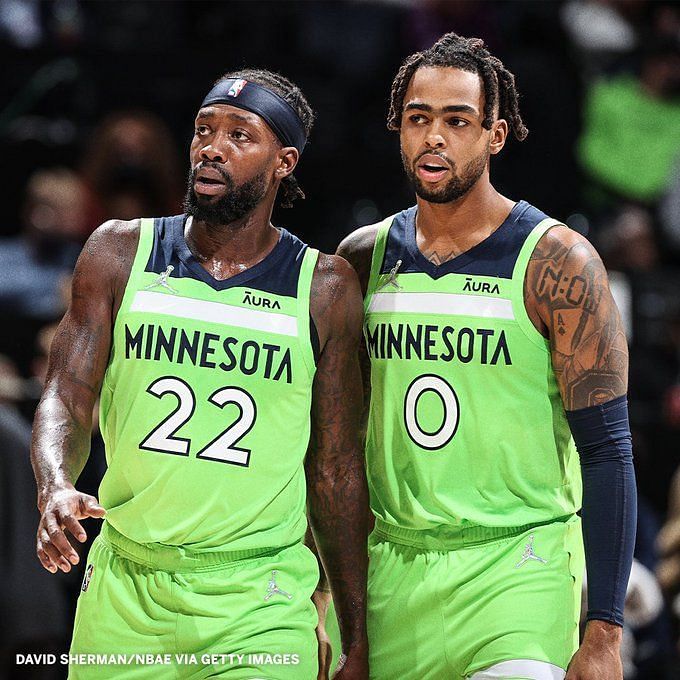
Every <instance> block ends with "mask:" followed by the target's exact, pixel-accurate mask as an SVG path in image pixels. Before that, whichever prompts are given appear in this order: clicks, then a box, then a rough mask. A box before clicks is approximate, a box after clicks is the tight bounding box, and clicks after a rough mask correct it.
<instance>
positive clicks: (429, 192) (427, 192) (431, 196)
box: [401, 149, 489, 203]
mask: <svg viewBox="0 0 680 680" xmlns="http://www.w3.org/2000/svg"><path fill="white" fill-rule="evenodd" d="M435 155H437V154H435ZM488 161H489V151H488V149H487V150H486V151H484V152H483V153H481V154H480V155H479V156H477V158H473V159H472V160H469V161H468V162H467V163H466V164H465V167H464V168H463V170H462V172H461V173H460V175H456V174H455V172H456V167H455V165H454V164H453V163H451V162H450V161H449V167H450V169H451V179H450V180H449V181H448V182H447V183H446V184H445V185H444V186H443V187H441V188H438V189H428V187H427V186H426V185H425V184H423V182H422V181H421V180H420V178H419V177H418V175H416V173H415V171H414V169H413V165H412V163H410V161H408V160H407V159H406V157H405V156H404V152H403V151H402V152H401V162H402V163H403V165H404V171H405V172H406V176H407V177H408V180H409V182H410V183H411V185H412V186H413V188H414V189H415V192H416V195H417V196H418V197H419V198H422V199H423V200H424V201H428V203H451V201H456V200H458V199H459V198H461V197H462V196H465V194H467V192H468V191H470V189H472V187H473V186H474V185H475V184H476V183H477V180H478V179H479V178H480V177H481V176H482V174H483V173H484V170H485V169H486V165H487V163H488Z"/></svg>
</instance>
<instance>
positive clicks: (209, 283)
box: [99, 215, 318, 552]
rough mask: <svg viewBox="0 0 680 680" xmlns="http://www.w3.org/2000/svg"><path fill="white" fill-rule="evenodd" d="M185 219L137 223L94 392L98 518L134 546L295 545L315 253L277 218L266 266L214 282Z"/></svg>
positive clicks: (302, 495)
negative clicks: (101, 468)
mask: <svg viewBox="0 0 680 680" xmlns="http://www.w3.org/2000/svg"><path fill="white" fill-rule="evenodd" d="M184 226H185V216H183V215H180V216H177V217H173V218H159V219H156V220H153V219H145V220H142V223H141V232H140V239H139V246H138V248H137V253H136V256H135V259H134V264H133V266H132V271H131V273H130V277H129V280H128V282H127V286H126V288H125V293H124V296H123V300H122V304H121V307H120V311H119V312H118V316H117V318H116V322H115V326H114V330H113V342H112V350H111V357H110V361H109V365H108V368H107V370H106V375H105V378H104V383H103V386H102V390H101V416H100V417H101V430H102V434H103V437H104V442H105V444H106V458H107V463H108V469H107V471H106V474H105V476H104V479H103V481H102V483H101V487H100V490H99V497H100V501H101V503H102V504H103V506H104V507H105V508H106V510H107V514H106V521H108V522H109V523H110V524H111V525H112V526H113V527H114V528H115V529H116V530H117V531H118V532H119V533H121V534H123V535H124V536H126V537H127V538H129V539H131V540H133V541H136V542H138V543H149V542H153V543H163V544H168V545H181V546H186V547H188V548H191V549H194V550H220V551H223V550H229V551H231V550H234V551H241V550H243V551H246V552H247V551H250V550H259V549H267V548H270V547H271V548H275V547H280V546H285V545H290V544H292V543H295V542H297V541H299V540H301V538H302V537H303V535H304V531H305V527H306V516H305V499H306V486H305V476H304V470H303V461H304V457H305V454H306V450H307V443H308V440H309V432H310V406H311V391H312V380H313V377H314V372H315V359H314V350H313V346H312V342H311V339H310V338H311V336H310V312H309V291H310V285H311V280H312V274H313V271H314V266H315V263H316V259H317V256H318V251H316V250H313V249H311V248H308V247H307V246H306V245H305V244H303V243H302V242H301V241H300V240H299V239H297V238H296V237H294V236H293V235H291V234H290V233H288V232H287V231H286V230H284V229H281V230H280V232H281V235H280V238H279V242H278V244H277V245H276V246H275V248H274V249H273V250H272V251H271V253H269V255H267V256H266V257H265V258H264V259H263V260H262V261H261V262H260V263H258V264H257V265H255V266H254V267H251V268H249V269H247V270H245V271H243V272H241V273H239V274H237V275H236V276H233V277H231V278H229V279H227V280H225V281H217V280H215V279H214V278H213V277H212V276H210V275H209V274H208V272H207V271H206V270H205V269H203V268H202V267H201V266H200V264H199V263H198V261H197V260H196V259H195V258H194V257H193V255H192V254H191V252H190V250H189V248H188V246H187V244H186V241H185V240H184Z"/></svg>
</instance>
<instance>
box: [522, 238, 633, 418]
mask: <svg viewBox="0 0 680 680" xmlns="http://www.w3.org/2000/svg"><path fill="white" fill-rule="evenodd" d="M525 293H526V294H527V295H529V296H534V298H535V299H536V300H537V302H538V305H539V307H540V308H541V309H542V310H543V317H544V318H545V320H546V323H547V325H548V329H549V332H550V344H551V349H552V358H553V368H554V371H555V374H556V376H557V379H558V382H559V384H560V389H561V392H562V397H563V401H564V406H565V408H566V409H567V410H573V409H579V408H585V407H587V406H593V405H595V404H601V403H604V402H606V401H610V400H611V399H613V398H614V397H616V396H619V395H621V394H625V392H626V388H627V370H628V351H627V347H626V338H625V334H624V332H623V328H622V325H621V320H620V318H619V314H618V310H617V309H616V305H615V303H614V300H613V298H612V296H611V293H610V291H609V286H608V284H607V274H606V271H605V269H604V266H603V265H602V262H601V261H600V259H599V257H598V256H597V255H596V253H595V252H594V251H593V250H592V248H590V246H588V245H586V244H585V243H582V242H577V243H575V244H574V245H570V246H567V245H564V244H563V243H561V242H560V241H559V240H558V239H557V238H551V237H550V234H549V235H548V236H547V237H544V238H543V239H542V240H541V241H539V243H538V245H537V247H536V249H535V251H534V253H533V255H532V258H531V261H530V263H529V267H528V269H527V277H526V282H525Z"/></svg>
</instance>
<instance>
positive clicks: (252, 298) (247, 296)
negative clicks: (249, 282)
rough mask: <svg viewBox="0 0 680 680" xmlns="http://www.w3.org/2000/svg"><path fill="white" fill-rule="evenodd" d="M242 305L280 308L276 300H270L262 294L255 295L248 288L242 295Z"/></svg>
mask: <svg viewBox="0 0 680 680" xmlns="http://www.w3.org/2000/svg"><path fill="white" fill-rule="evenodd" d="M243 304H244V305H253V307H265V308H266V309H281V305H280V304H279V301H278V300H270V299H269V298H266V297H265V296H264V295H259V296H258V295H255V294H253V293H251V292H250V291H249V290H246V291H245V292H244V295H243Z"/></svg>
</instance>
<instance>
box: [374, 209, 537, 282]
mask: <svg viewBox="0 0 680 680" xmlns="http://www.w3.org/2000/svg"><path fill="white" fill-rule="evenodd" d="M416 215H417V206H413V207H411V208H408V209H407V210H404V211H402V212H400V213H399V214H398V215H396V216H395V218H394V220H393V221H392V225H391V226H390V232H389V235H388V239H387V246H386V248H385V256H384V257H383V262H382V266H381V268H380V272H381V274H385V273H387V272H389V271H390V270H391V269H392V268H393V267H394V266H395V264H396V263H397V261H398V260H401V265H400V267H399V273H400V274H408V273H415V272H421V273H426V274H428V275H429V276H430V277H432V278H433V279H438V278H440V277H442V276H445V275H446V274H452V273H455V274H467V275H473V276H474V275H476V276H496V277H500V278H504V279H510V278H512V272H513V269H514V267H515V263H516V261H517V257H518V256H519V253H520V250H521V249H522V246H523V245H524V241H525V240H526V238H527V236H528V235H529V234H530V233H531V231H532V230H533V228H534V227H535V226H536V225H537V224H538V223H539V222H541V221H543V220H544V219H546V218H547V215H545V214H544V213H543V212H541V211H540V210H538V209H537V208H534V206H532V205H530V204H529V203H527V202H526V201H519V202H518V203H516V204H515V205H514V207H513V208H512V210H511V211H510V213H509V214H508V216H507V218H506V219H505V220H504V221H503V223H502V224H501V225H500V226H499V227H498V228H497V229H496V230H495V231H494V232H493V233H491V234H490V235H489V236H488V237H487V238H485V239H484V240H483V241H481V242H480V243H478V244H477V245H475V246H473V247H472V248H470V250H468V251H466V252H464V253H461V254H460V255H458V256H457V257H454V258H453V259H452V260H448V261H447V262H444V263H443V264H441V265H439V266H437V265H436V264H434V263H433V262H430V260H428V259H427V258H426V257H425V256H424V255H423V254H422V253H421V252H420V249H419V248H418V245H417V243H416Z"/></svg>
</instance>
